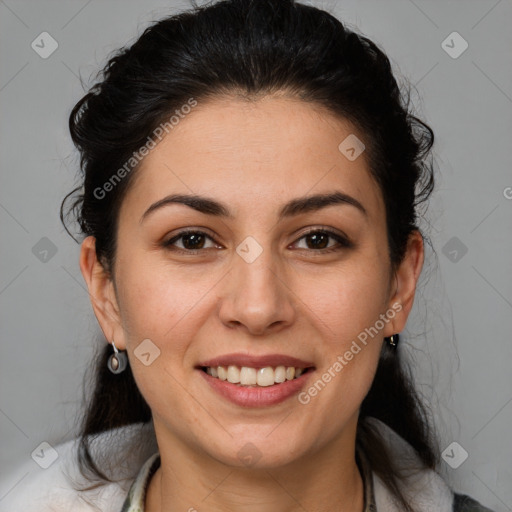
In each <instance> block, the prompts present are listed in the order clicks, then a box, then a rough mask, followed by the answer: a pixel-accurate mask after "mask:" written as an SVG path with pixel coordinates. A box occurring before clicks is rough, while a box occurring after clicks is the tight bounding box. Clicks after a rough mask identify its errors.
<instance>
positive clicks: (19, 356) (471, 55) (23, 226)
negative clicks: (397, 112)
mask: <svg viewBox="0 0 512 512" xmlns="http://www.w3.org/2000/svg"><path fill="white" fill-rule="evenodd" d="M308 3H310V4H313V5H317V6H319V7H323V8H326V9H327V10H329V11H331V12H332V13H333V14H335V15H336V16H338V17H339V18H341V19H342V20H344V21H346V22H347V23H348V24H349V27H351V28H355V29H357V30H359V31H361V32H363V33H364V34H365V35H367V36H368V37H370V38H371V39H372V40H374V41H375V42H376V43H378V44H379V45H380V46H381V47H382V48H383V49H384V50H385V51H386V52H387V54H388V55H389V57H390V59H391V61H392V64H393V66H394V70H395V72H396V73H397V76H398V79H399V80H402V78H401V77H402V76H405V77H408V78H409V79H410V81H411V82H412V84H414V85H415V86H416V90H417V94H416V95H415V96H414V97H413V100H414V103H415V105H416V110H417V113H418V115H420V117H422V118H423V119H424V120H426V121H427V122H428V123H429V124H430V125H431V126H432V127H433V129H434V131H435V134H436V143H435V158H436V164H437V168H438V170H439V172H438V183H437V191H436V193H435V195H434V196H433V198H432V200H431V203H430V207H429V212H428V214H427V216H426V219H425V221H424V222H423V224H422V227H423V228H424V230H425V233H426V234H427V235H428V236H429V237H430V239H431V240H432V244H433V247H434V249H435V253H432V251H431V250H430V249H429V248H428V247H427V258H428V261H427V263H426V265H425V270H424V273H423V275H422V278H421V280H420V287H421V288H420V290H419V291H418V295H417V299H416V302H415V306H414V310H413V315H412V317H411V319H410V321H409V323H408V327H407V330H406V332H405V333H404V334H405V341H406V342H407V347H406V350H407V352H408V354H409V355H410V357H411V361H412V362H413V363H414V364H415V365H416V367H417V375H418V380H419V383H420V387H421V390H422V392H423V394H424V396H425V399H426V401H427V402H429V404H431V407H432V410H433V411H434V414H435V416H436V422H437V425H438V427H439V434H440V436H441V445H442V446H441V450H444V449H445V448H446V447H448V445H450V443H452V442H453V441H456V442H457V443H459V445H460V446H462V447H463V448H464V449H465V450H466V451H467V452H468V455H469V456H468V458H467V460H465V462H463V463H462V464H461V465H460V466H459V467H458V468H457V469H453V468H452V467H451V466H450V465H449V464H447V463H446V462H445V461H442V462H441V470H442V472H443V475H444V476H445V477H446V478H447V479H448V481H449V482H450V483H451V485H453V486H454V487H455V489H456V490H458V491H460V492H465V493H468V494H470V495H472V496H473V497H475V498H476V499H478V500H480V501H482V503H484V504H486V505H487V506H489V507H492V508H494V509H495V510H496V511H505V510H512V508H511V507H512V505H511V504H512V485H511V483H512V462H511V461H512V441H511V426H512V377H511V372H510V362H511V360H512V344H511V343H510V341H511V336H510V333H511V330H512V321H511V319H512V279H511V275H512V272H511V267H512V258H511V252H512V251H511V249H512V237H511V233H512V188H511V187H512V172H511V169H512V166H511V163H512V162H511V161H512V156H511V152H510V146H511V133H512V66H511V62H512V56H511V49H512V31H511V30H510V25H511V23H512V4H511V2H510V1H507V0H489V1H487V0H479V1H467V0H465V1H425V0H421V1H420V0H415V1H414V2H413V1H412V0H401V1H386V2H384V1H382V0H372V1H369V0H364V1H363V0H361V1H340V2H332V1H331V2H321V1H313V2H308ZM188 6H189V4H188V3H186V2H163V1H160V2H158V1H145V2H142V1H137V2H136V1H126V0H123V1H101V2H100V1H99V0H92V1H91V0H90V1H87V0H84V1H66V2H64V1H48V0H44V1H41V0H38V1H35V0H33V1H21V0H18V1H15V0H5V1H1V0H0V51H1V57H0V108H1V120H2V122H1V125H0V159H1V165H2V167H1V169H2V170H1V187H0V223H1V241H2V243H1V246H0V247H1V248H0V251H1V252H0V262H1V266H0V315H1V316H0V322H1V323H0V329H1V331H0V336H1V359H0V361H1V363H0V365H1V371H0V386H1V387H0V442H1V447H2V449H1V454H0V464H1V471H2V474H3V478H2V486H1V487H0V499H1V498H2V497H3V496H4V495H5V494H6V493H7V492H9V490H10V489H11V488H12V487H13V486H14V485H15V484H16V483H18V481H19V480H20V479H21V477H22V475H21V474H16V472H12V468H11V467H12V464H13V463H16V464H17V463H21V462H24V461H26V460H29V457H30V454H31V452H32V451H33V450H34V449H35V448H36V447H37V446H38V445H39V444H40V443H41V442H42V441H47V442H49V443H50V444H51V445H52V446H55V445H56V444H58V443H59V442H61V441H63V440H64V439H70V438H72V437H73V436H74V434H75V432H74V431H73V425H74V423H73V422H74V418H75V415H76V411H77V407H79V405H80V400H81V385H82V375H83V373H84V371H85V369H86V368H87V366H88V362H89V358H90V356H91V354H92V348H93V345H94V343H95V341H94V340H96V342H101V341H98V340H102V335H101V331H100V330H99V327H98V326H97V322H96V319H95V317H94V315H93V313H92V308H91V306H90V302H89V297H88V295H87V293H86V289H85V284H84V282H83V279H82V276H81V273H80V269H79V266H78V255H79V246H78V245H77V244H75V242H73V240H72V239H71V238H70V237H69V236H68V235H67V234H66V233H65V232H64V230H63V227H62V226H61V224H60V221H59V218H58V207H59V205H60V201H61V200H62V198H63V196H64V195H65V194H66V193H67V192H68V191H70V190H71V188H72V187H73V185H74V183H75V173H76V170H77V155H76V153H75V152H74V150H73V148H72V145H71V141H70V138H69V136H68V132H67V119H68V115H69V111H70V109H71V108H72V106H73V105H74V103H75V102H76V101H77V100H78V99H79V98H80V97H81V96H82V95H83V93H84V91H83V89H82V86H81V83H80V80H79V77H80V76H82V77H83V78H84V80H85V84H86V85H88V84H89V85H90V84H91V83H92V82H91V81H90V79H92V73H93V72H95V71H97V70H98V69H99V68H100V66H102V65H103V64H104V63H105V59H106V57H107V55H108V54H109V53H110V52H111V51H112V50H114V49H115V48H117V47H119V46H122V45H124V44H126V43H128V42H133V41H134V40H135V38H136V37H137V36H138V35H140V33H141V32H142V30H143V29H144V28H145V27H146V26H147V24H148V23H149V22H150V21H151V20H156V19H158V18H159V17H160V16H163V15H165V14H168V13H171V12H174V11H176V10H179V9H181V8H186V7H188ZM43 31H47V32H49V33H50V34H51V36H52V37H53V38H54V39H55V40H56V41H57V42H58V45H59V46H58V49H57V50H56V51H55V52H54V53H53V54H52V55H51V56H50V57H48V58H47V59H43V58H41V57H40V56H39V55H38V54H37V53H36V52H35V51H34V50H33V49H32V48H31V43H32V41H34V40H35V39H36V38H37V37H38V36H39V34H41V33H42V32H43ZM454 31H457V32H458V33H460V35H461V36H462V37H463V38H464V39H465V40H466V41H467V43H468V45H469V46H468V48H467V50H466V51H465V52H464V53H462V54H461V55H460V56H459V57H458V58H452V57H451V56H450V55H448V53H447V52H446V51H445V50H444V49H443V47H442V42H443V41H444V40H445V39H446V38H447V36H448V35H449V34H451V33H452V32H454ZM448 41H449V42H448V43H447V44H449V45H451V46H453V47H454V48H453V50H452V51H456V50H458V49H459V48H461V46H460V41H457V40H454V42H453V43H451V42H450V39H448ZM43 237H46V238H48V239H49V240H50V241H51V243H52V244H53V245H54V246H55V249H56V251H57V252H56V253H55V254H54V255H52V253H51V252H50V253H48V254H47V255H46V256H44V255H43V254H42V253H41V252H40V251H41V245H36V244H38V243H39V244H43V247H46V246H48V241H46V240H43V241H42V242H41V241H40V240H41V239H42V238H43ZM454 237H455V238H454ZM45 244H46V245H45ZM34 247H36V249H33V248H34ZM464 247H465V248H466V249H467V253H465V254H464V250H465V249H464ZM38 249H39V250H38ZM454 250H455V251H456V253H455V252H453V251H454ZM461 256H462V257H461ZM45 257H46V261H42V259H43V260H44V259H45ZM457 450H458V451H457ZM460 453H461V452H460V449H459V448H456V450H455V452H453V454H454V456H453V457H452V459H454V458H455V459H456V458H457V457H460ZM450 455H452V453H451V452H450ZM33 471H43V469H41V468H39V467H38V466H37V465H36V464H35V463H34V465H33ZM6 473H8V475H6ZM19 485H21V486H22V485H23V482H20V483H19Z"/></svg>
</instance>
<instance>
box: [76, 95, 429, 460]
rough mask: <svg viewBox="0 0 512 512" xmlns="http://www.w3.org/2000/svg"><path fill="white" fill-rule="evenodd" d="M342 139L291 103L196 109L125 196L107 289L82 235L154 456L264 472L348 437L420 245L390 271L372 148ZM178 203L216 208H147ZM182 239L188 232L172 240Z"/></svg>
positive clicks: (323, 116)
mask: <svg viewBox="0 0 512 512" xmlns="http://www.w3.org/2000/svg"><path fill="white" fill-rule="evenodd" d="M353 135H356V136H357V137H358V138H359V139H360V140H362V141H363V143H364V134H361V133H358V132H356V131H355V129H354V128H353V127H352V126H351V125H350V124H349V123H348V122H347V121H343V120H340V119H338V118H337V117H334V116H333V115H332V114H330V113H327V112H325V111H323V110H320V109H319V108H318V107H315V106H313V105H311V104H306V103H304V102H300V101H298V100H293V99H289V98H283V97H281V98H277V97H267V98H265V99H262V100H258V101H257V102H255V103H252V104H249V103H247V102H244V101H242V100H238V99H218V100H215V101H213V102H209V103H204V104H202V103H201V102H199V104H198V106H197V107H195V108H194V109H193V111H192V112H191V113H190V114H188V116H186V117H185V118H184V119H182V120H181V121H180V122H179V124H178V125H177V126H175V127H174V129H173V130H172V131H170V132H169V134H168V135H166V137H165V138H164V139H163V140H162V141H161V142H159V143H158V144H157V146H156V147H155V148H154V149H153V150H151V151H150V153H149V154H148V156H146V158H145V160H144V161H143V162H142V166H141V167H140V168H139V169H138V170H137V171H136V172H137V173H138V174H137V176H136V178H137V179H136V180H135V181H134V182H133V183H132V184H131V185H132V186H131V188H130V189H129V191H128V193H127V195H126V196H125V199H124V202H123V203H122V207H121V210H120V214H119V227H118V233H117V238H118V242H117V253H116V267H115V275H114V281H115V293H114V287H113V286H112V285H113V282H112V281H109V280H108V279H107V278H106V277H105V276H103V275H102V273H101V268H100V267H99V264H98V263H97V262H96V261H94V251H93V250H92V248H93V246H92V245H91V244H90V242H91V239H88V240H86V242H84V245H83V250H82V260H81V266H82V271H83V272H84V276H86V279H87V280H88V283H89V288H90V290H91V294H92V295H94V296H95V300H94V301H93V305H94V309H95V312H96V315H97V317H98V319H99V321H100V324H101V327H102V329H103V332H104V333H105V335H106V337H107V338H108V339H109V341H110V340H111V339H114V341H115V343H116V346H117V347H118V348H119V349H125V350H127V351H128V356H129V361H130V365H131V367H132V370H133V373H134V376H135V379H136V382H137V385H138V386H139V388H140V391H141V393H142V395H143V396H144V398H145V399H146V401H147V403H148V404H149V406H150V407H151V410H152V413H153V419H154V423H155V429H156V432H157V437H158V440H159V444H160V447H161V448H162V445H165V446H167V445H168V446H169V448H171V447H176V446H178V445H181V446H187V447H188V449H190V450H193V451H194V452H195V453H197V454H202V455H205V454H207V455H209V456H212V457H213V458H214V459H216V460H219V461H222V462H224V463H226V464H230V465H238V466H242V465H247V464H248V462H250V463H251V464H253V465H255V466H259V467H276V466H279V465H284V464H286V463H289V462H292V461H296V460H297V459H299V458H300V457H309V458H311V457H312V456H313V455H314V454H315V453H318V452H319V451H321V450H326V449H330V448H332V447H333V446H334V445H335V444H338V445H343V444H344V443H348V445H350V443H351V442H352V443H353V436H354V435H355V428H356V424H357V417H358V411H359V407H360V404H361V402H362V401H363V399H364V397H365V395H366V393H367V392H368V390H369V388H370V385H371V382H372V380H373V377H374V374H375V370H376V366H377V362H378V358H379V353H380V350H381V345H382V342H383V337H385V336H390V335H392V334H394V333H397V332H399V331H400V330H401V329H402V328H403V327H404V324H405V321H406V318H407V315H408V313H409V311H410V307H411V306H412V300H413V295H414V286H415V283H416V280H417V277H418V274H419V271H420V270H421V265H422V254H423V253H422V245H421V238H418V237H416V238H414V243H413V244H411V246H410V247H409V250H408V253H407V254H408V255H407V257H406V259H405V260H404V263H403V264H402V266H401V267H400V269H399V270H398V272H397V274H392V273H391V266H390V260H389V255H388V240H387V235H386V218H385V207H384V203H383V199H382V197H381V193H380V190H379V188H378V186H377V185H376V184H375V182H374V181H373V180H372V178H371V176H370V174H369V170H368V166H367V161H366V155H365V153H364V152H363V153H362V154H361V155H360V156H359V157H357V158H355V159H353V157H352V152H351V151H350V149H349V150H348V152H345V153H343V152H342V151H341V150H340V149H339V146H340V143H342V141H344V140H345V139H346V138H347V137H353ZM351 140H352V141H353V139H348V141H347V142H346V143H345V144H346V145H347V144H348V146H349V147H350V144H349V142H350V141H351ZM344 147H345V146H342V148H344ZM345 149H346V148H345ZM347 155H348V156H350V157H351V158H350V159H349V158H347ZM134 177H135V176H134ZM335 193H337V194H338V200H333V201H331V202H328V204H327V203H324V202H322V201H321V200H316V201H315V200H310V201H308V198H312V197H313V196H317V195H326V196H328V195H331V194H335ZM173 195H181V196H191V195H194V196H200V197H201V198H203V199H205V200H206V199H207V200H208V201H209V202H211V204H210V203H208V204H206V203H202V202H200V201H195V202H193V203H192V204H191V205H189V206H187V205H185V204H180V203H179V202H171V201H169V202H166V203H160V205H159V206H155V205H158V204H159V202H161V201H162V200H163V199H164V198H167V197H169V196H173ZM340 198H341V200H340ZM184 230H190V231H192V232H193V234H189V235H185V236H182V237H181V238H180V233H181V232H182V231H184ZM309 231H314V232H316V235H315V234H308V232H309ZM337 237H340V238H339V239H338V238H337ZM344 240H345V242H344ZM93 266H94V268H95V269H96V270H97V271H98V272H92V271H90V269H92V267H93ZM88 269H89V270H88ZM91 276H92V277H91ZM98 298H101V299H100V300H98ZM244 357H245V359H244ZM258 358H260V359H258ZM287 358H288V359H287ZM291 358H295V359H296V360H291ZM203 366H214V367H215V368H216V367H217V366H224V367H226V368H227V367H228V366H234V367H247V368H246V369H242V375H243V379H246V378H247V379H248V380H246V381H245V380H244V382H253V380H251V379H254V376H255V374H256V382H260V383H261V384H269V383H270V382H273V380H272V379H274V380H275V379H277V380H282V379H283V375H285V378H286V372H287V371H288V378H289V377H291V369H288V370H286V368H287V367H292V366H293V367H307V368H309V369H308V370H307V371H306V372H305V373H304V374H303V375H301V376H300V378H299V379H297V380H286V381H285V382H279V383H277V384H274V385H262V386H258V385H256V386H248V385H244V386H242V385H240V384H234V383H230V382H228V381H223V380H221V379H220V378H219V376H217V377H214V376H211V375H207V373H205V371H204V369H202V367H203ZM278 366H284V367H285V369H284V370H283V369H282V368H280V369H276V368H277V367H278ZM260 367H270V368H271V370H269V369H268V368H267V369H266V370H263V371H259V372H258V369H259V368H260ZM237 371H238V369H237V368H231V369H230V370H228V372H227V373H228V379H231V380H236V378H237ZM218 372H219V373H218V375H221V376H222V370H218ZM258 373H259V376H258ZM258 379H260V380H259V381H258ZM266 379H269V380H268V381H267V380H266Z"/></svg>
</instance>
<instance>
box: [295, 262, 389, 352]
mask: <svg viewBox="0 0 512 512" xmlns="http://www.w3.org/2000/svg"><path fill="white" fill-rule="evenodd" d="M299 294H300V297H301V298H302V301H303V303H304V304H305V305H306V306H307V307H308V308H309V309H310V310H311V311H312V312H313V313H314V315H310V317H311V318H312V319H316V320H315V322H316V323H317V326H318V328H319V329H320V330H321V332H323V333H324V334H325V338H326V339H329V340H332V341H334V342H336V344H338V345H339V343H340V342H345V343H346V342H348V343H349V344H350V341H351V340H352V339H355V338H357V336H358V335H359V334H360V333H361V332H364V331H365V329H368V328H370V327H371V326H373V325H374V324H375V322H376V321H377V320H378V318H379V315H380V314H381V313H384V311H385V308H386V305H387V301H388V280H387V269H386V268H385V267H384V266H383V265H382V263H380V264H379V263H378V260H376V259H373V260H372V259H370V258H365V260H363V259H361V260H360V261H357V258H354V259H353V261H351V262H347V264H346V265H345V266H343V267H340V268H339V269H337V270H336V271H332V272H330V273H328V274H326V275H323V276H321V277H320V276H307V275H304V278H303V279H302V280H301V283H300V292H299Z"/></svg>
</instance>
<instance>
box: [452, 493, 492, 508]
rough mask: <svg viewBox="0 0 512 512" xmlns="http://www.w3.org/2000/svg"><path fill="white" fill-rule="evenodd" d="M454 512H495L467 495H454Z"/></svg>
mask: <svg viewBox="0 0 512 512" xmlns="http://www.w3.org/2000/svg"><path fill="white" fill-rule="evenodd" d="M453 512H493V511H492V510H491V509H490V508H487V507H484V506H483V505H482V504H480V503H478V501H476V500H474V499H473V498H471V497H469V496H466V495H465V494H457V493H455V494H454V499H453Z"/></svg>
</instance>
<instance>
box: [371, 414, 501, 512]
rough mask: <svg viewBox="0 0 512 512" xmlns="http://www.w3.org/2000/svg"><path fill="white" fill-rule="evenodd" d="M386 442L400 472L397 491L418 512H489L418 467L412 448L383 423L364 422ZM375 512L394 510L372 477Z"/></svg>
mask: <svg viewBox="0 0 512 512" xmlns="http://www.w3.org/2000/svg"><path fill="white" fill-rule="evenodd" d="M367 421H369V422H370V423H371V424H372V425H373V426H374V427H375V428H376V429H377V430H378V431H379V434H380V435H381V436H382V439H383V440H384V441H385V442H386V445H387V448H388V449H389V451H390V453H391V454H392V455H393V457H394V460H395V464H396V466H397V468H398V470H399V471H400V473H401V475H403V476H402V480H401V482H400V488H401V490H402V491H403V493H404V495H405V496H406V497H407V498H408V499H409V500H410V502H411V504H412V505H413V507H414V508H415V509H416V510H418V511H432V510H435V511H436V512H441V511H442V512H493V511H492V510H490V509H488V508H486V507H484V506H483V505H481V504H480V503H478V502H477V501H476V500H474V499H473V498H471V497H469V496H466V495H464V494H458V493H455V492H454V491H453V490H452V489H451V488H450V486H449V485H448V484H447V482H445V481H444V479H443V478H442V477H441V475H440V474H439V473H438V472H437V471H434V470H430V469H427V468H423V467H422V463H421V461H420V460H419V458H418V456H417V454H416V453H415V452H414V450H413V448H412V447H411V446H410V445H409V444H408V443H407V442H406V441H405V440H404V439H402V438H401V437H400V436H398V434H397V433H396V432H394V431H393V430H392V429H391V428H389V427H388V426H387V425H386V424H385V423H383V422H381V421H379V420H377V419H376V418H367ZM373 482H374V484H375V499H376V506H377V510H379V505H381V507H380V508H382V509H383V510H396V508H395V507H394V506H393V505H391V503H392V501H393V499H392V496H391V494H390V492H389V490H388V489H387V488H386V486H385V485H384V484H383V482H382V481H381V480H380V479H379V477H378V476H377V475H376V474H373Z"/></svg>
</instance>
